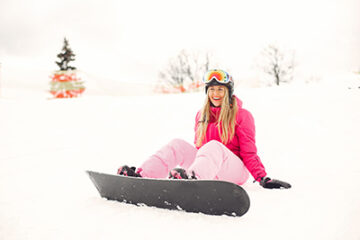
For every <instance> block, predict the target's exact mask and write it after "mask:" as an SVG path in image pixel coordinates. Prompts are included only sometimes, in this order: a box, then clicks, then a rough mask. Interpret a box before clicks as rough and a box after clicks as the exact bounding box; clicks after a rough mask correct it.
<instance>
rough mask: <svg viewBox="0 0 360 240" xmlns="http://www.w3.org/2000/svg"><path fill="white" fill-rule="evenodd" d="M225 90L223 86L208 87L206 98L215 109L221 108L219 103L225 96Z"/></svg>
mask: <svg viewBox="0 0 360 240" xmlns="http://www.w3.org/2000/svg"><path fill="white" fill-rule="evenodd" d="M225 88H226V87H225V86H221V85H215V86H210V87H209V89H208V96H209V98H210V101H211V103H212V104H213V105H214V106H215V107H220V106H221V103H222V101H223V98H224V96H225V91H226V90H225Z"/></svg>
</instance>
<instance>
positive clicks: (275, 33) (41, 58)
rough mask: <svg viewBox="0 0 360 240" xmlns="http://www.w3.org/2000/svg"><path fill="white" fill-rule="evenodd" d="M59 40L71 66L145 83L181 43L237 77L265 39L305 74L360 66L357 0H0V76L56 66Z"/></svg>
mask: <svg viewBox="0 0 360 240" xmlns="http://www.w3.org/2000/svg"><path fill="white" fill-rule="evenodd" d="M64 36H66V37H67V38H68V39H69V41H70V46H71V48H72V49H73V51H74V52H75V54H76V61H75V63H74V65H75V66H77V67H78V68H79V69H81V70H82V71H84V72H86V73H88V74H90V75H93V76H97V77H99V78H101V76H104V78H106V79H112V80H114V81H116V80H119V81H121V80H137V81H141V80H148V79H150V80H154V79H156V77H157V72H158V71H159V69H160V68H161V67H163V66H164V65H165V64H166V62H167V61H168V59H169V58H170V57H173V56H174V55H176V54H177V53H178V52H179V51H180V50H181V49H194V50H195V49H200V50H203V51H211V52H213V54H214V56H216V58H217V59H218V60H219V62H220V65H221V66H220V67H224V68H227V69H230V70H231V71H233V72H235V73H236V74H241V73H245V72H248V71H250V70H251V68H252V67H253V65H254V61H255V59H256V58H257V56H258V55H259V53H260V51H261V49H262V48H263V47H265V46H267V45H268V44H270V43H277V44H279V45H281V46H283V47H284V48H286V49H293V50H295V54H296V58H297V64H298V66H299V69H302V70H303V71H304V72H314V74H316V73H317V72H320V73H323V72H344V71H350V70H352V69H355V68H357V67H360V1H359V0H293V1H289V0H271V1H268V0H252V1H241V0H232V1H231V0H225V1H224V0H223V1H211V0H199V1H196V0H176V1H169V0H168V1H166V0H152V1H147V0H133V1H132V0H128V1H116V0H92V1H89V0H86V1H85V0H84V1H76V0H63V1H53V0H31V1H30V0H28V1H26V0H1V1H0V62H1V64H2V72H3V73H2V75H3V81H5V82H6V83H9V84H11V82H19V81H20V82H21V81H23V80H21V79H23V75H24V74H29V75H30V76H37V79H39V78H41V76H44V74H45V75H46V73H47V72H51V71H53V70H56V69H57V66H56V65H55V63H54V61H55V60H57V59H56V55H57V53H59V51H60V50H61V47H62V41H63V37H64ZM47 77H48V75H46V78H47ZM38 81H39V82H40V81H43V80H38ZM46 81H48V79H46V80H45V82H46Z"/></svg>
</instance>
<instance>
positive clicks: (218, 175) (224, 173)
mask: <svg viewBox="0 0 360 240" xmlns="http://www.w3.org/2000/svg"><path fill="white" fill-rule="evenodd" d="M191 171H194V172H195V173H196V175H197V176H198V177H199V179H210V180H212V179H217V180H224V181H229V182H233V183H235V184H239V185H241V184H244V183H245V182H246V181H247V179H248V178H249V172H248V170H247V169H246V167H245V165H244V163H243V162H242V161H241V159H240V158H239V157H237V156H236V155H235V154H234V153H233V152H231V151H230V150H229V149H228V148H227V147H226V146H225V145H224V144H222V143H220V142H218V141H215V140H213V141H210V142H208V143H206V144H205V145H204V146H202V147H201V148H200V149H199V150H198V152H197V154H196V157H195V161H194V162H193V164H192V165H191V166H190V167H189V169H188V172H189V173H190V172H191Z"/></svg>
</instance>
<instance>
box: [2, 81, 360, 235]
mask: <svg viewBox="0 0 360 240" xmlns="http://www.w3.org/2000/svg"><path fill="white" fill-rule="evenodd" d="M4 92H5V94H4ZM42 94H43V93H39V94H37V97H30V95H26V94H25V93H22V97H14V95H13V94H10V95H6V89H3V94H2V95H3V96H5V97H3V98H0V239H1V240H2V239H4V240H15V239H16V240H18V239H29V240H40V239H46V240H48V239H88V240H90V239H124V238H126V239H128V238H133V239H169V238H176V239H177V238H179V239H180V238H181V239H184V238H186V239H230V238H231V239H276V240H278V239H284V240H285V239H292V240H295V239H299V240H303V239H316V240H319V239H324V240H330V239H347V240H359V239H360V230H359V228H358V223H359V222H360V204H359V203H360V181H359V175H360V161H359V159H360V150H359V146H360V124H359V122H360V111H359V106H360V90H359V89H353V90H347V89H331V88H322V87H291V86H290V87H281V88H263V89H237V91H236V94H237V96H238V97H240V98H241V99H242V100H243V102H244V107H245V108H247V109H248V110H250V111H251V112H252V113H253V115H254V117H255V122H256V127H257V146H258V149H259V155H260V157H261V158H262V161H263V163H264V165H265V167H266V170H267V172H268V174H269V176H270V177H274V178H279V179H282V180H286V181H289V182H290V183H291V184H292V185H293V188H292V189H290V190H267V189H263V188H261V187H260V186H258V184H256V183H252V181H251V180H252V179H250V180H249V181H248V183H246V184H245V185H244V188H245V189H246V190H247V192H248V193H249V196H250V199H251V207H250V210H249V212H248V213H247V214H246V215H244V216H243V217H241V218H233V217H227V216H220V217H216V216H206V215H202V214H194V213H184V212H179V211H168V210H161V209H155V208H150V207H136V206H132V205H127V204H124V203H118V202H113V201H107V200H105V199H101V198H100V197H99V195H98V193H97V191H96V189H95V188H94V186H93V185H92V183H91V181H90V180H89V179H88V176H87V175H86V174H85V170H88V169H90V170H96V171H102V172H108V173H115V172H116V170H117V167H118V166H120V165H122V164H125V163H126V164H130V165H135V166H137V165H139V164H140V163H141V162H142V161H143V160H145V159H146V157H147V156H149V155H150V154H152V153H154V152H155V151H156V150H157V149H158V148H160V147H161V146H162V145H164V144H165V143H167V142H168V141H170V140H171V139H173V138H183V139H185V140H187V141H189V142H192V141H193V125H194V117H195V113H196V111H197V110H198V109H199V108H200V107H201V105H202V103H203V99H204V94H203V93H193V94H182V95H180V94H179V95H161V96H146V97H144V96H143V97H137V96H126V97H106V96H104V97H101V96H86V94H85V96H83V97H82V98H79V99H62V100H48V99H46V97H45V96H43V95H42ZM32 95H34V93H32V94H31V96H32ZM6 96H8V97H6Z"/></svg>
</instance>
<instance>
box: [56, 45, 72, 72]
mask: <svg viewBox="0 0 360 240" xmlns="http://www.w3.org/2000/svg"><path fill="white" fill-rule="evenodd" d="M57 57H58V58H60V61H59V62H56V64H57V65H58V66H59V68H60V70H61V71H67V70H75V69H76V68H75V67H71V66H69V62H70V61H74V60H75V58H74V57H75V54H74V53H73V51H72V50H71V48H70V47H69V41H68V40H67V39H66V38H64V46H63V48H62V52H61V53H59V54H58V55H57Z"/></svg>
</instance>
